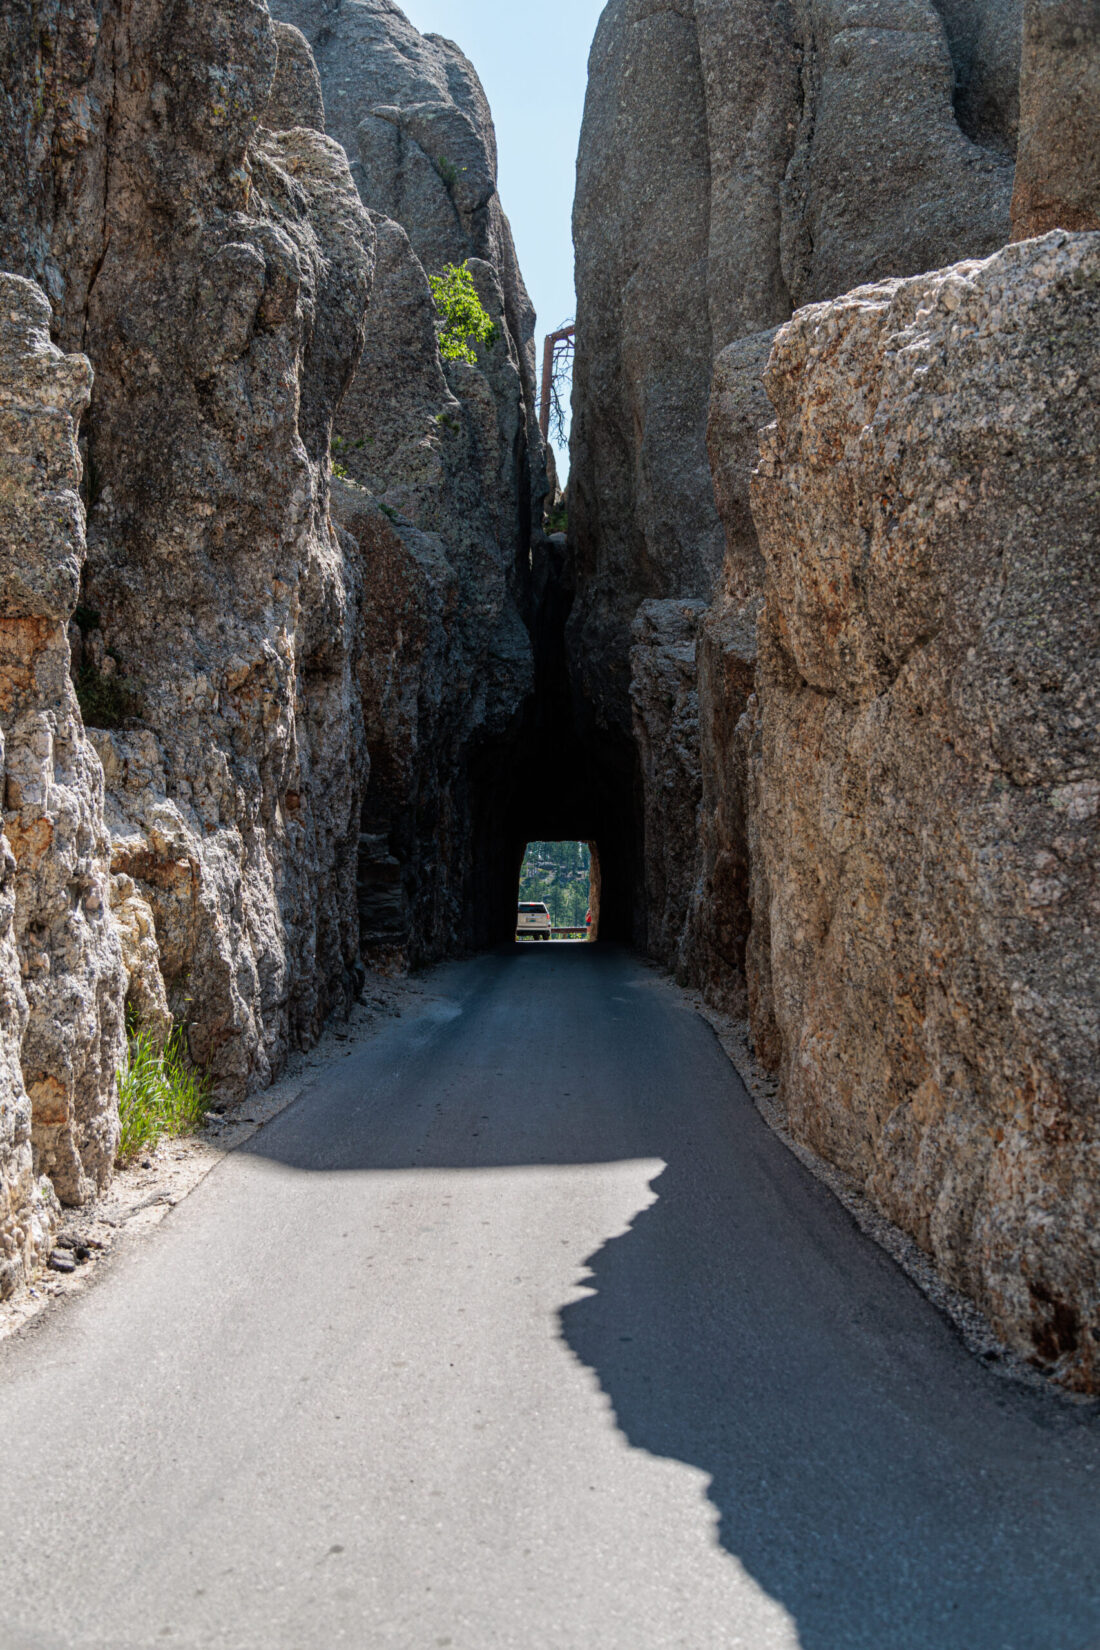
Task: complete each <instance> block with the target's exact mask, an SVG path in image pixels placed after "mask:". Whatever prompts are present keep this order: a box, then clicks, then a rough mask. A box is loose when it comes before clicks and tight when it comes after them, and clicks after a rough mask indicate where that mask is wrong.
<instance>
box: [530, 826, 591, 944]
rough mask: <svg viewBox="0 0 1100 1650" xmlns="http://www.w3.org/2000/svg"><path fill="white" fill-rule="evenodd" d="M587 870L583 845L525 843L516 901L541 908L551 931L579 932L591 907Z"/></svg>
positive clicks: (588, 861)
mask: <svg viewBox="0 0 1100 1650" xmlns="http://www.w3.org/2000/svg"><path fill="white" fill-rule="evenodd" d="M591 867H592V855H591V851H590V849H589V846H588V843H587V842H529V843H528V844H527V851H526V853H525V854H524V856H523V866H522V869H521V870H520V875H519V897H520V900H521V901H528V900H533V901H539V902H541V903H542V904H543V905H545V906H546V909H547V910H548V911H549V913H550V920H551V922H552V923H553V925H554V927H555V928H583V927H584V920H585V917H586V915H587V914H588V909H589V905H590V903H591ZM544 920H545V919H544Z"/></svg>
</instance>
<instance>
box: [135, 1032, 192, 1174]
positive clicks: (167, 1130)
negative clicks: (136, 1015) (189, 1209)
mask: <svg viewBox="0 0 1100 1650" xmlns="http://www.w3.org/2000/svg"><path fill="white" fill-rule="evenodd" d="M210 1087H211V1084H210V1078H209V1077H207V1076H206V1075H205V1074H204V1073H203V1072H201V1071H198V1070H196V1068H195V1067H194V1066H193V1065H192V1064H191V1062H190V1061H189V1059H188V1057H187V1045H186V1039H185V1037H184V1033H183V1027H182V1026H177V1027H176V1029H175V1030H174V1031H173V1033H172V1035H171V1036H170V1037H169V1039H168V1041H167V1043H166V1044H165V1046H164V1048H163V1049H158V1048H157V1045H156V1041H155V1039H154V1038H153V1036H152V1035H151V1033H149V1032H147V1031H131V1033H130V1037H129V1049H128V1052H127V1056H126V1064H125V1065H124V1066H123V1068H122V1070H121V1071H120V1072H119V1074H118V1115H119V1122H120V1123H121V1125H122V1133H121V1136H120V1138H119V1143H118V1157H117V1162H118V1165H119V1167H120V1168H125V1167H126V1165H127V1163H131V1162H132V1161H133V1159H134V1158H135V1157H138V1156H139V1155H140V1154H141V1153H142V1152H144V1151H149V1150H151V1148H152V1147H153V1146H155V1145H156V1144H157V1141H158V1140H160V1139H162V1138H163V1136H164V1135H166V1134H194V1132H195V1130H196V1129H197V1128H200V1127H201V1125H202V1123H203V1122H204V1121H205V1118H206V1110H207V1107H208V1105H209V1102H210Z"/></svg>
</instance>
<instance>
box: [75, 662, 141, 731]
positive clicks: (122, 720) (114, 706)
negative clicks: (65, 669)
mask: <svg viewBox="0 0 1100 1650" xmlns="http://www.w3.org/2000/svg"><path fill="white" fill-rule="evenodd" d="M75 687H76V699H77V703H78V705H79V706H80V714H81V716H82V717H83V718H84V726H85V727H86V728H121V727H125V725H126V723H127V722H128V721H129V720H130V718H131V717H134V716H139V715H140V714H141V700H140V698H139V696H138V694H137V693H136V692H135V690H134V688H133V686H132V685H131V684H130V683H129V682H127V681H126V680H125V679H124V678H122V677H120V676H104V675H103V673H102V671H99V670H97V669H96V667H95V666H94V665H91V664H88V665H81V667H80V669H79V670H78V671H77V673H76V682H75Z"/></svg>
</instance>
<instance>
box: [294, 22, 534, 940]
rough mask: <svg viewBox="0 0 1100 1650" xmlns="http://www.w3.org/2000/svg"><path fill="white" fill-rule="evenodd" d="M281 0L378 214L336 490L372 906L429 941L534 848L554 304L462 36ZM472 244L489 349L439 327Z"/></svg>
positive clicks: (476, 926) (366, 908)
mask: <svg viewBox="0 0 1100 1650" xmlns="http://www.w3.org/2000/svg"><path fill="white" fill-rule="evenodd" d="M273 10H274V12H275V14H276V15H277V16H278V17H279V18H280V19H282V23H281V24H280V27H285V26H290V27H296V28H297V29H299V30H301V31H302V33H303V35H304V37H305V38H307V39H308V41H309V42H310V45H311V47H312V49H313V51H314V53H315V55H316V61H317V66H318V69H319V73H320V87H321V91H322V93H323V97H324V109H325V120H326V124H327V130H328V132H329V133H330V135H331V136H333V137H334V138H336V139H338V140H339V141H340V143H342V144H343V145H344V147H345V149H346V150H347V152H348V155H349V157H350V158H351V162H352V174H353V176H354V178H355V181H356V185H357V187H358V189H359V193H360V195H361V197H362V199H363V201H364V203H365V205H366V206H367V208H368V209H369V211H370V214H371V217H372V219H373V221H374V223H375V225H376V230H377V235H378V262H377V270H376V277H375V300H374V306H373V324H372V326H371V327H370V329H369V335H368V339H367V344H366V348H365V350H364V353H363V356H362V360H361V363H360V366H359V370H358V372H357V373H356V375H355V377H354V380H353V382H352V384H351V386H350V388H349V391H348V394H347V396H346V397H345V399H344V402H343V405H342V407H341V410H340V413H339V415H338V419H337V425H336V444H335V447H336V452H337V455H338V462H339V466H340V469H341V471H342V472H343V474H344V476H345V478H346V482H347V485H345V486H342V487H340V488H338V489H337V492H336V505H335V509H336V514H337V517H338V519H339V520H340V522H341V524H342V525H343V526H344V527H345V528H346V529H347V530H349V531H350V532H351V533H352V534H353V536H354V537H355V538H356V540H357V542H358V543H359V546H360V549H361V552H362V563H363V576H364V594H363V604H364V614H365V615H366V620H365V622H366V624H367V626H368V628H369V630H370V632H371V643H372V645H370V646H368V647H367V648H366V650H365V652H364V654H363V673H362V675H361V687H362V690H363V703H364V710H365V715H366V725H367V748H368V751H369V753H370V759H371V763H372V768H373V772H374V776H375V778H374V783H373V784H372V786H371V788H370V792H369V795H368V799H367V805H366V812H365V815H364V826H363V832H362V841H361V851H360V876H359V889H360V915H361V920H362V924H363V931H364V935H365V936H366V937H367V938H368V940H369V945H370V949H371V951H372V953H373V954H375V955H383V956H397V957H402V958H405V959H408V960H413V961H423V960H426V959H428V958H431V957H437V956H439V955H442V954H443V953H445V952H446V951H448V950H453V949H454V948H455V947H456V946H460V945H463V944H468V943H471V942H478V941H483V940H484V939H485V938H487V937H488V935H489V933H490V932H495V928H494V922H493V918H494V916H495V915H497V913H496V911H495V906H494V903H493V902H492V901H491V900H490V901H489V903H488V904H486V901H485V899H484V898H482V897H475V895H474V888H475V887H477V886H479V885H481V884H483V883H484V882H485V881H487V880H488V881H490V882H492V881H494V880H495V878H494V876H493V872H492V865H493V862H494V861H495V860H497V859H498V858H499V857H500V856H501V855H502V854H503V855H505V856H507V855H509V854H510V853H512V852H513V851H514V850H513V845H512V844H511V841H510V837H509V834H508V832H507V830H505V829H503V828H502V827H501V825H500V823H499V822H500V821H501V820H502V819H503V818H504V817H505V816H506V815H507V812H508V806H509V796H510V793H511V792H512V791H513V790H514V789H515V787H516V785H517V782H518V779H519V776H518V773H516V772H515V771H512V770H514V768H515V762H516V755H515V750H514V748H513V747H515V745H516V744H517V733H518V729H519V725H520V720H521V716H522V711H523V707H524V703H525V700H526V699H527V698H528V696H529V695H530V693H531V689H532V685H533V672H534V661H533V656H532V648H531V642H530V639H529V634H528V627H529V625H530V623H531V619H532V596H531V576H532V557H533V552H534V553H537V552H538V546H539V541H540V538H541V520H542V499H543V497H544V495H545V493H546V486H547V484H546V474H545V460H544V455H543V447H542V440H541V437H540V434H539V429H538V422H537V402H536V385H535V348H534V321H535V317H534V310H533V308H532V306H531V302H530V299H529V298H528V296H527V291H526V288H525V287H524V284H523V279H522V276H521V275H520V272H519V267H518V264H517V261H516V255H515V248H514V245H513V242H512V234H511V230H510V229H509V226H508V220H507V218H506V217H505V215H504V212H503V209H502V207H501V202H500V197H499V195H498V193H497V187H496V173H497V153H496V137H495V133H494V130H493V123H492V118H491V116H490V113H489V107H488V103H487V101H486V98H485V94H484V92H483V90H482V87H481V83H480V81H479V80H478V77H477V74H476V72H475V70H474V68H473V65H472V64H471V63H470V62H469V61H468V60H467V59H466V58H465V57H464V56H463V54H462V53H461V51H459V49H458V47H457V46H455V45H454V44H453V43H452V42H451V41H448V40H444V39H442V38H441V37H439V36H436V35H431V36H427V37H425V36H422V35H420V34H419V33H418V32H417V30H416V29H414V28H412V26H411V25H410V24H409V23H408V22H407V21H406V19H405V18H404V17H403V15H402V14H401V13H400V12H399V11H398V10H397V8H396V7H395V6H393V5H391V4H390V3H389V0H360V3H357V4H354V5H333V4H331V3H328V0H276V3H275V4H274V6H273ZM456 264H466V265H467V266H468V267H469V269H470V271H471V273H472V275H473V277H474V281H475V284H476V286H477V289H478V292H479V295H480V297H481V300H482V303H483V304H484V306H485V308H486V310H487V311H488V313H489V315H490V316H491V317H492V319H493V321H494V323H495V326H496V338H495V341H494V342H492V343H491V344H489V345H488V346H479V348H478V351H477V362H476V365H473V364H470V363H468V362H463V361H455V362H451V361H448V362H444V361H442V360H441V359H440V355H439V351H438V349H437V347H436V341H435V329H434V307H433V304H432V298H431V293H430V289H429V281H428V278H429V276H431V275H438V274H439V273H440V272H441V271H442V270H443V269H444V268H446V267H447V266H448V265H456ZM364 488H365V489H367V491H368V492H369V494H370V495H371V496H372V498H373V499H374V500H376V501H377V502H376V503H374V504H371V503H370V501H369V500H368V499H366V498H364V497H363V495H362V492H361V489H364ZM397 615H401V618H400V622H399V623H398V624H396V625H395V624H394V623H392V622H391V616H392V617H396V616H397ZM382 632H385V634H383V633H382ZM383 661H384V663H383ZM498 903H499V902H498ZM496 926H497V927H499V922H497V924H496Z"/></svg>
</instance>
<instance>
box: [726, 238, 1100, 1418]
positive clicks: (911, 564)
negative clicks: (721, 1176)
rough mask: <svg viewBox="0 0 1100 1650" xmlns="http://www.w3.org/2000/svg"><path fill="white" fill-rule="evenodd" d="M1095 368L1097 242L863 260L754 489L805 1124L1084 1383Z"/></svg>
mask: <svg viewBox="0 0 1100 1650" xmlns="http://www.w3.org/2000/svg"><path fill="white" fill-rule="evenodd" d="M1098 374H1100V236H1097V235H1076V236H1073V235H1066V234H1061V233H1054V234H1050V235H1048V236H1046V237H1045V238H1043V239H1041V240H1037V241H1028V242H1025V243H1021V244H1019V245H1015V246H1011V247H1008V248H1006V249H1005V250H1004V251H1002V252H1000V253H998V254H996V255H995V256H993V257H991V258H989V259H987V260H986V261H984V262H972V263H963V264H959V265H956V266H955V267H953V268H948V269H945V270H940V271H937V272H936V273H934V274H931V275H926V276H921V277H918V278H916V279H913V280H909V281H902V282H890V283H884V284H882V285H879V286H871V287H866V288H863V289H861V290H857V291H855V292H853V293H851V294H849V295H848V296H846V297H844V298H842V299H840V300H838V301H837V302H835V303H832V304H827V305H821V306H812V307H810V308H808V309H805V310H803V311H801V312H800V313H799V314H798V315H797V316H796V317H795V319H794V320H793V321H792V322H791V323H790V325H789V326H787V327H785V328H784V329H783V330H782V331H781V332H780V334H779V337H778V339H777V342H776V346H775V351H774V354H773V356H772V359H771V363H770V366H769V368H768V373H767V387H768V392H769V394H770V396H771V398H772V400H773V402H774V404H775V407H776V412H777V415H778V422H777V425H776V426H775V428H774V430H773V431H771V432H770V433H769V435H768V437H767V439H766V441H765V443H764V447H763V456H762V459H761V464H760V468H759V471H758V473H757V476H756V479H755V483H754V512H755V516H756V521H757V524H758V527H759V529H760V537H761V547H762V549H763V553H764V557H765V561H766V563H767V601H766V607H765V612H764V617H763V619H762V621H761V658H760V665H759V673H758V693H759V696H760V703H761V750H760V770H759V783H758V790H757V797H758V804H759V809H760V815H759V820H758V829H757V831H756V836H755V843H756V850H757V862H756V865H755V866H754V877H755V878H756V881H757V886H756V888H755V890H754V901H755V903H756V905H757V906H758V907H759V906H762V905H766V908H767V916H768V928H769V934H770V946H769V957H768V966H769V970H770V978H766V979H764V980H762V981H760V982H759V997H758V1002H757V1005H756V1007H757V1015H758V1021H757V1026H758V1042H759V1041H761V1040H762V1039H763V1040H764V1041H765V1042H777V1043H778V1046H779V1049H780V1050H781V1054H780V1068H781V1072H782V1080H783V1093H784V1096H785V1101H786V1105H787V1108H788V1112H789V1116H790V1125H791V1128H792V1130H793V1131H794V1132H795V1134H796V1135H797V1136H798V1137H799V1138H801V1139H803V1140H806V1141H808V1142H809V1143H810V1144H811V1145H813V1146H814V1147H815V1148H816V1149H817V1150H818V1151H820V1152H821V1153H823V1154H824V1155H825V1156H826V1157H828V1158H829V1159H830V1160H831V1161H833V1162H835V1163H837V1164H839V1165H840V1166H841V1167H842V1168H844V1169H846V1170H847V1171H849V1172H850V1173H851V1174H852V1175H853V1176H854V1177H855V1178H856V1179H857V1180H858V1182H859V1183H860V1184H861V1185H863V1186H864V1187H865V1188H866V1190H867V1191H868V1192H869V1194H870V1195H871V1196H872V1197H873V1198H874V1200H875V1201H876V1203H877V1204H878V1205H879V1207H880V1208H882V1209H883V1210H884V1211H885V1212H886V1213H887V1214H888V1215H889V1216H890V1217H891V1218H892V1219H894V1220H895V1221H896V1222H897V1223H898V1224H899V1225H901V1226H902V1227H904V1228H905V1229H906V1230H907V1231H909V1232H911V1233H913V1234H914V1236H916V1237H917V1239H918V1240H919V1241H920V1243H921V1244H922V1245H923V1246H924V1247H925V1248H927V1249H928V1250H929V1252H930V1253H931V1254H932V1255H933V1256H934V1257H935V1258H936V1260H937V1262H938V1263H939V1265H940V1266H941V1268H942V1269H943V1271H944V1272H945V1274H946V1275H947V1276H948V1277H949V1278H950V1279H951V1280H952V1281H953V1282H955V1283H956V1284H957V1285H958V1286H959V1287H961V1288H962V1289H964V1290H966V1291H967V1292H968V1293H969V1294H971V1295H972V1296H973V1297H974V1298H975V1299H976V1300H978V1301H979V1303H981V1304H982V1305H983V1306H984V1307H985V1308H986V1309H987V1311H988V1312H989V1314H990V1316H991V1317H992V1319H993V1321H994V1323H995V1325H996V1326H997V1327H998V1328H999V1329H1000V1331H1001V1332H1002V1333H1003V1334H1004V1335H1005V1336H1006V1337H1007V1338H1008V1339H1009V1340H1010V1341H1011V1342H1012V1343H1013V1344H1014V1345H1016V1346H1017V1347H1018V1348H1020V1349H1021V1350H1022V1351H1024V1352H1025V1353H1026V1354H1028V1355H1030V1356H1031V1357H1033V1358H1034V1359H1035V1360H1036V1361H1037V1362H1038V1363H1040V1364H1041V1365H1042V1366H1043V1367H1044V1368H1046V1369H1049V1370H1051V1371H1052V1372H1053V1373H1054V1374H1055V1375H1056V1376H1057V1378H1058V1379H1060V1380H1061V1381H1063V1382H1064V1383H1065V1384H1067V1385H1069V1386H1072V1387H1077V1388H1079V1389H1081V1390H1090V1389H1092V1388H1093V1387H1094V1386H1095V1384H1096V1377H1097V1367H1096V1366H1097V1357H1098V1351H1100V1348H1098V1342H1097V1336H1096V1330H1097V1328H1098V1327H1100V1248H1098V1246H1097V1231H1098V1230H1100V1221H1098V1215H1100V1208H1098V1206H1097V1187H1098V1184H1100V1181H1098V1178H1097V1174H1096V1167H1097V1160H1098V1152H1100V1139H1098V1136H1097V1124H1098V1111H1097V1089H1096V1073H1097V1070H1098V1069H1100V1020H1098V1013H1100V1010H1098V1005H1100V947H1098V946H1097V944H1096V932H1097V923H1098V921H1100V880H1098V877H1100V855H1098V848H1100V841H1098V835H1097V831H1098V822H1100V812H1098V809H1100V763H1098V757H1097V748H1096V738H1095V733H1096V727H1097V724H1098V720H1100V702H1098V696H1097V685H1096V660H1097V656H1098V652H1100V609H1098V607H1097V600H1096V594H1097V583H1096V568H1097V521H1098V520H1100V477H1098V476H1097V471H1096V460H1095V455H1096V451H1097V445H1098V442H1100V424H1098V416H1097V405H1098V403H1097V397H1096V394H1095V385H1096V381H1097V375H1098ZM755 966H756V961H755V959H754V967H755ZM768 1005H770V1012H771V1014H772V1015H773V1016H774V1024H773V1025H768V1024H767V1023H765V1022H766V1018H767V1015H768V1012H769V1007H768Z"/></svg>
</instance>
